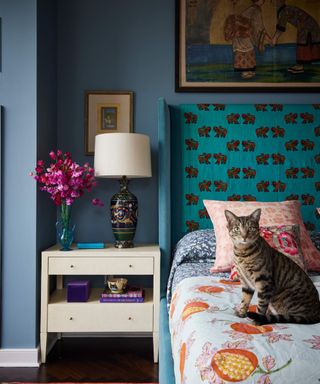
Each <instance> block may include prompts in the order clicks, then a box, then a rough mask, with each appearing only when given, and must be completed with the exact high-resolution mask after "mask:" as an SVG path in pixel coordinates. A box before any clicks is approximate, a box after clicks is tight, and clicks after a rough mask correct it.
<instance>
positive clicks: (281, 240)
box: [229, 225, 306, 280]
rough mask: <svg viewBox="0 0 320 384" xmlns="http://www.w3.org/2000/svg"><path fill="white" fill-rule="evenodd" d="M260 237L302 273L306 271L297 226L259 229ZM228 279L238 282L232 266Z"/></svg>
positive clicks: (237, 276)
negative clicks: (296, 265)
mask: <svg viewBox="0 0 320 384" xmlns="http://www.w3.org/2000/svg"><path fill="white" fill-rule="evenodd" d="M260 236H262V237H263V238H264V239H265V240H266V242H267V243H268V244H269V245H270V246H271V247H272V248H274V249H276V250H277V251H279V252H281V253H283V254H284V255H286V256H287V257H289V258H290V259H291V260H293V261H294V262H295V263H296V264H298V265H299V267H300V268H302V269H303V270H304V271H305V270H306V268H305V263H304V259H303V255H302V250H301V245H300V229H299V226H298V225H279V226H278V225H275V226H270V227H260ZM229 279H230V280H239V274H238V271H237V269H236V267H235V266H234V265H233V266H232V268H231V273H230V277H229Z"/></svg>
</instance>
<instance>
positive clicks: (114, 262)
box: [49, 257, 153, 275]
mask: <svg viewBox="0 0 320 384" xmlns="http://www.w3.org/2000/svg"><path fill="white" fill-rule="evenodd" d="M79 274H82V275H152V274H153V258H152V257H135V258H129V257H110V258H107V259H106V258H103V259H102V258H99V257H81V258H80V257H78V258H75V257H64V258H61V257H59V258H58V257H56V258H54V257H52V258H49V275H79Z"/></svg>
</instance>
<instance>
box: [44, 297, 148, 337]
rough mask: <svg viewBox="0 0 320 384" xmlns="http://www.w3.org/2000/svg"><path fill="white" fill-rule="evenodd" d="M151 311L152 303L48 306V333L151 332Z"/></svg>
mask: <svg viewBox="0 0 320 384" xmlns="http://www.w3.org/2000/svg"><path fill="white" fill-rule="evenodd" d="M152 312H153V305H152V304H150V305H143V304H136V303H134V304H131V303H128V304H126V305H119V304H117V303H116V304H112V303H101V304H95V305H94V306H91V307H90V308H87V307H85V306H83V305H82V307H81V305H80V304H78V305H72V307H71V306H70V305H69V306H68V308H65V307H64V306H50V305H49V308H48V332H115V331H118V332H128V331H137V332H139V331H144V332H145V331H150V332H151V331H152V330H153V329H152V328H153V327H152V320H153V316H152Z"/></svg>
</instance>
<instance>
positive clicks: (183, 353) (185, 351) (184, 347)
mask: <svg viewBox="0 0 320 384" xmlns="http://www.w3.org/2000/svg"><path fill="white" fill-rule="evenodd" d="M194 334H195V331H193V332H192V333H191V334H190V335H189V337H188V339H187V341H186V342H183V343H182V344H181V347H180V365H179V370H180V379H181V384H183V383H185V381H186V377H185V374H184V369H185V366H186V360H187V358H188V356H189V353H190V349H191V347H192V345H193V343H194V341H195V338H194Z"/></svg>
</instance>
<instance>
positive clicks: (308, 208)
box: [159, 99, 320, 276]
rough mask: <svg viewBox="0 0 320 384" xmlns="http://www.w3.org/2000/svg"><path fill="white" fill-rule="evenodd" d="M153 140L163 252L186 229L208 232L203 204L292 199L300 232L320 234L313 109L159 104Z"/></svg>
mask: <svg viewBox="0 0 320 384" xmlns="http://www.w3.org/2000/svg"><path fill="white" fill-rule="evenodd" d="M169 112H170V113H169ZM169 115H170V119H169ZM169 123H171V128H170V124H169ZM170 133H171V139H170ZM159 135H160V136H159V145H160V148H159V149H160V172H159V174H160V192H159V198H160V203H159V208H160V211H159V228H160V234H159V236H160V243H162V244H163V245H164V247H165V249H166V254H167V255H170V246H169V244H170V242H172V244H174V243H176V241H177V240H178V239H179V238H181V236H183V234H185V233H186V232H187V231H190V230H194V229H198V228H211V227H212V224H211V221H210V220H209V218H208V216H207V214H206V211H205V208H204V206H203V202H202V201H203V199H214V200H242V201H243V200H258V201H282V200H286V199H298V200H299V201H300V202H301V207H302V215H303V218H304V222H305V224H306V226H307V228H308V229H317V230H320V220H319V216H318V215H317V213H316V209H315V208H316V207H319V206H320V104H312V105H311V104H299V105H297V104H239V105H236V104H229V105H228V104H226V105H225V104H182V105H179V106H170V107H168V106H166V104H165V101H164V100H163V99H161V100H160V101H159ZM170 140H171V144H170ZM170 146H171V155H170ZM170 156H171V167H170ZM170 172H171V185H170ZM170 191H171V195H170ZM170 200H171V207H172V209H171V208H170ZM170 217H171V224H170ZM170 225H171V226H172V228H171V229H172V230H170ZM170 235H171V240H170ZM164 240H165V241H164ZM166 268H167V266H164V270H165V271H166V274H165V275H164V276H167V269H166Z"/></svg>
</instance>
